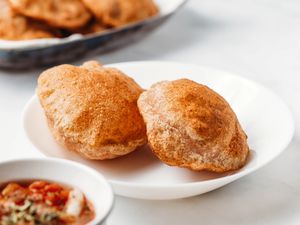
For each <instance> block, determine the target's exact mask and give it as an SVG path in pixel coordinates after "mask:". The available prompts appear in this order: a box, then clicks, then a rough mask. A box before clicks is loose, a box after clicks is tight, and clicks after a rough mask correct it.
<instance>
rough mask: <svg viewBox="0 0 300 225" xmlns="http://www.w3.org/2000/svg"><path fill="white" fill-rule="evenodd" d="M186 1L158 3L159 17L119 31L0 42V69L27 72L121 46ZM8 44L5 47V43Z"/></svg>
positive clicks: (134, 38) (154, 26) (160, 21)
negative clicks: (23, 70)
mask: <svg viewBox="0 0 300 225" xmlns="http://www.w3.org/2000/svg"><path fill="white" fill-rule="evenodd" d="M186 1H187V0H157V1H156V2H157V4H158V5H159V7H160V14H159V15H157V16H155V17H153V18H150V19H147V20H144V21H141V22H138V23H134V24H130V25H127V26H124V27H121V28H117V29H111V30H108V31H106V32H102V33H98V34H91V35H85V36H82V35H75V36H73V37H71V38H70V37H69V38H63V39H59V40H58V39H40V40H30V41H15V42H11V41H10V42H6V41H1V42H2V43H0V67H1V68H6V69H24V68H26V69H29V68H34V67H41V66H49V65H55V64H59V63H64V62H68V61H71V60H74V59H76V58H78V57H82V56H84V55H86V54H95V53H101V52H105V51H108V50H110V49H115V48H119V47H122V46H124V45H127V44H130V43H133V42H134V41H136V40H138V39H141V38H142V37H144V36H146V35H147V34H148V33H150V32H151V31H152V30H154V29H155V28H157V27H158V26H159V25H161V24H162V23H164V22H165V21H166V20H167V19H168V18H170V17H171V16H172V15H173V14H174V13H175V12H176V11H177V10H178V9H179V8H180V7H181V6H182V5H183V4H184V3H185V2H186ZM6 43H7V44H6Z"/></svg>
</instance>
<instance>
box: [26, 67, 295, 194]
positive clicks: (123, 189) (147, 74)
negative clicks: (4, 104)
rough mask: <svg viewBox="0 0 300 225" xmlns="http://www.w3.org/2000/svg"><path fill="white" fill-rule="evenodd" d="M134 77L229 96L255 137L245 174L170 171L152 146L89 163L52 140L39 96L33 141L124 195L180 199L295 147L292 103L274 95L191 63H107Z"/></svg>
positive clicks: (32, 105) (30, 129)
mask: <svg viewBox="0 0 300 225" xmlns="http://www.w3.org/2000/svg"><path fill="white" fill-rule="evenodd" d="M107 66H112V67H116V68H119V69H120V70H122V71H124V72H125V73H126V74H128V75H130V76H132V77H133V78H134V79H135V80H136V81H137V82H138V83H139V84H141V85H142V87H144V88H148V87H149V86H151V85H152V84H153V83H155V82H157V81H161V80H174V79H178V78H182V77H186V78H189V79H192V80H194V81H196V82H199V83H202V84H205V85H207V86H209V87H211V88H213V89H214V90H215V91H217V92H218V93H219V94H221V95H222V96H224V97H225V99H226V100H227V101H228V102H229V103H230V105H231V106H232V108H233V109H234V111H235V112H236V114H237V116H238V118H239V120H240V122H241V124H242V126H243V128H244V130H245V131H246V133H247V135H248V137H249V146H250V148H251V154H250V157H249V160H248V163H247V165H246V166H245V167H243V168H242V169H241V170H238V171H234V172H230V173H225V174H216V173H211V172H193V171H190V170H187V169H181V168H175V167H169V166H167V165H165V164H163V163H162V162H160V161H159V160H158V159H157V158H156V157H155V156H154V155H153V154H152V153H151V152H150V151H149V149H147V147H144V148H142V149H140V150H138V151H136V152H134V153H132V154H129V155H127V156H124V157H121V158H118V159H115V160H109V161H89V160H85V159H83V158H81V157H80V156H79V155H77V154H76V153H73V152H70V151H68V150H66V149H63V148H62V147H61V146H59V145H58V144H57V143H56V142H55V140H54V139H53V138H52V136H51V134H50V132H49V129H48V127H47V124H46V120H45V116H44V112H43V109H42V108H41V106H40V104H39V102H38V99H37V97H36V96H34V97H33V98H32V99H31V100H30V101H29V102H28V104H27V106H26V107H25V109H24V113H23V125H24V129H25V132H26V135H27V137H28V138H29V140H30V141H31V143H32V144H33V145H34V146H35V147H36V148H37V149H38V150H39V151H41V152H42V153H43V154H45V155H47V156H51V157H58V158H65V159H70V160H74V161H78V162H81V163H83V164H85V165H88V166H91V167H93V168H94V169H96V170H98V171H99V172H101V173H102V174H103V175H104V176H106V178H107V179H108V180H109V181H110V183H111V184H112V186H113V188H114V191H115V193H116V194H118V195H122V196H127V197H132V198H142V199H176V198H184V197H190V196H194V195H199V194H202V193H205V192H208V191H211V190H214V189H216V188H219V187H221V186H224V185H226V184H228V183H230V182H232V181H234V180H236V179H238V178H241V177H243V176H245V175H247V174H249V173H251V172H253V171H255V170H257V169H259V168H260V167H262V166H264V165H265V164H266V163H268V162H270V161H271V160H272V159H274V158H275V157H276V156H278V155H279V154H280V153H281V152H282V151H283V150H284V149H285V148H286V147H287V145H288V144H289V142H290V140H291V138H292V136H293V132H294V123H293V119H292V116H291V113H290V111H289V110H288V108H287V107H286V105H285V104H284V103H283V102H282V101H281V100H280V99H279V98H278V97H277V96H276V95H275V94H273V93H272V92H271V91H269V90H267V89H266V88H264V87H262V86H261V85H259V84H256V83H254V82H252V81H249V80H246V79H244V78H242V77H238V76H234V75H231V74H228V73H225V72H220V71H216V70H212V69H208V68H203V67H199V66H195V65H189V64H178V63H168V62H129V63H119V64H113V65H107Z"/></svg>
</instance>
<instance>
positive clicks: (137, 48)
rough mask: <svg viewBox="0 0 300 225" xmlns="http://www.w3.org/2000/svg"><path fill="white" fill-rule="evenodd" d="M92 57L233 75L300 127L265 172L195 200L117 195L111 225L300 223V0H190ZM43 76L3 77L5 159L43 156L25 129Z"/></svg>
mask: <svg viewBox="0 0 300 225" xmlns="http://www.w3.org/2000/svg"><path fill="white" fill-rule="evenodd" d="M93 58H94V59H100V60H101V61H102V62H103V63H113V62H120V61H134V60H171V61H178V62H188V63H195V64H199V65H204V66H209V67H213V68H217V69H220V70H225V71H229V72H233V73H236V74H239V75H240V76H244V77H247V78H249V79H252V80H254V81H256V82H260V83H262V84H263V85H265V86H267V87H269V88H270V89H272V90H273V91H274V92H276V93H277V94H278V95H279V96H281V97H282V99H283V100H284V101H285V102H286V103H287V104H288V106H289V107H290V109H291V111H292V113H293V115H294V118H295V123H296V134H295V137H294V139H293V141H292V143H291V144H290V146H289V147H288V148H287V149H286V151H285V152H284V153H283V154H282V155H281V156H280V157H279V158H277V159H276V160H274V161H273V162H272V163H270V164H269V165H267V166H266V167H264V168H263V169H260V170H259V171H257V172H255V173H253V174H251V175H249V176H247V177H245V178H242V179H240V180H239V181H236V182H234V183H232V184H230V185H227V186H225V187H223V188H221V189H219V190H216V191H213V192H211V193H208V194H204V195H201V196H197V197H193V198H189V199H183V200H176V201H141V200H132V199H127V198H122V197H117V198H116V205H115V208H114V210H113V212H112V214H111V216H110V218H109V220H108V225H154V224H155V225H163V224H172V225H182V224H185V225H199V224H205V225H220V224H222V225H258V224H264V225H279V224H280V225H286V224H289V225H290V224H295V225H296V224H297V225H298V224H300V163H299V162H300V133H299V130H298V127H299V126H300V105H299V104H300V103H299V99H300V1H297V0H226V1H224V0H190V2H189V3H188V4H187V5H186V6H185V7H184V8H183V9H182V10H181V11H180V12H179V13H178V14H177V15H176V16H175V17H173V18H172V20H170V21H169V22H168V23H167V24H165V25H164V26H163V27H161V28H160V29H159V30H158V31H156V32H155V33H153V34H152V35H151V36H149V37H148V38H147V39H144V40H143V41H141V42H139V43H136V44H133V45H130V46H128V47H126V48H123V49H121V50H119V51H115V52H112V53H109V54H105V55H102V56H99V57H93ZM84 60H86V59H84ZM84 60H81V61H84ZM76 63H80V62H79V61H78V62H76ZM39 72H40V71H36V70H35V71H30V72H24V71H21V72H8V71H0V140H1V144H2V145H1V147H0V160H7V159H12V158H20V157H36V156H39V153H38V152H37V151H36V150H35V149H34V148H33V147H31V145H30V144H29V143H28V142H27V140H26V139H25V137H24V134H23V131H22V126H21V112H22V108H23V106H24V104H25V103H26V101H27V100H28V99H29V98H30V96H32V95H33V93H34V89H35V85H36V79H37V77H38V75H39ZM266 107H268V105H267V103H266ZM274 122H276V121H274Z"/></svg>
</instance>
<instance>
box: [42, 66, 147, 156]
mask: <svg viewBox="0 0 300 225" xmlns="http://www.w3.org/2000/svg"><path fill="white" fill-rule="evenodd" d="M142 91H143V90H142V88H141V87H140V86H139V85H138V84H137V83H136V82H135V81H134V80H133V79H132V78H130V77H128V76H127V75H125V74H124V73H122V72H121V71H119V70H117V69H114V68H104V67H102V66H100V65H99V64H98V63H97V62H95V61H90V62H87V63H85V64H83V65H82V66H81V67H77V66H72V65H61V66H57V67H53V68H51V69H48V70H46V71H45V72H43V73H42V74H41V75H40V77H39V79H38V87H37V94H38V96H39V99H40V103H41V105H42V107H43V108H44V111H45V115H46V117H47V121H48V125H49V128H50V130H51V132H52V134H53V136H54V138H55V139H56V140H57V141H58V142H59V143H61V144H62V145H64V146H65V147H66V148H67V149H70V150H73V151H76V152H78V153H79V154H81V155H82V156H83V157H85V158H88V159H94V160H103V159H112V158H116V157H119V156H122V155H126V154H128V153H130V152H132V151H134V150H135V149H137V147H139V146H141V145H143V144H145V143H146V141H147V137H146V127H145V124H144V121H143V119H142V116H141V115H140V113H139V110H138V108H137V99H138V97H139V95H140V94H141V93H142Z"/></svg>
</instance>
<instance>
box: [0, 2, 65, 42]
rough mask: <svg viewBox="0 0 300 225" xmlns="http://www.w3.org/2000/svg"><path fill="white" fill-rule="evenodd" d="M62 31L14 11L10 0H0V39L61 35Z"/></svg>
mask: <svg viewBox="0 0 300 225" xmlns="http://www.w3.org/2000/svg"><path fill="white" fill-rule="evenodd" d="M59 36H60V32H59V31H58V30H57V29H55V28H50V27H49V26H46V25H44V24H41V23H40V22H38V21H33V20H31V19H29V18H26V17H24V16H22V15H20V14H18V13H16V12H15V11H13V10H12V9H11V7H10V5H9V3H8V0H0V39H5V40H28V39H37V38H54V37H59Z"/></svg>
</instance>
